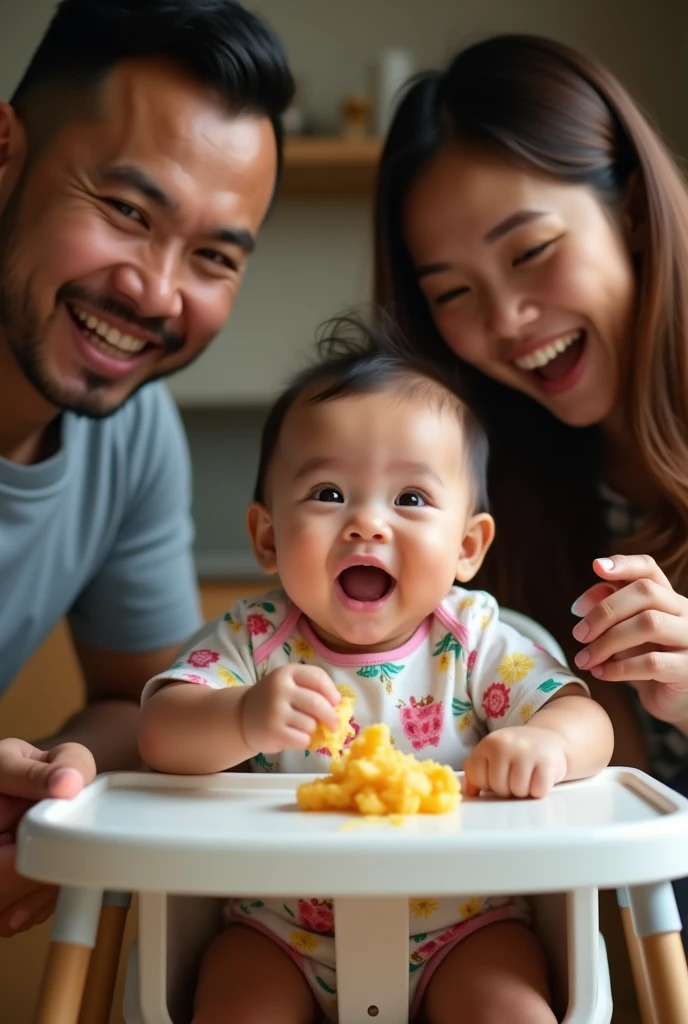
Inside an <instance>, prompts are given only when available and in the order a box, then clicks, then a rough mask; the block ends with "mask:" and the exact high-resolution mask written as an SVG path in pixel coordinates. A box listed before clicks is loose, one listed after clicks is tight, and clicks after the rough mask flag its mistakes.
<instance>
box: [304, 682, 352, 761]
mask: <svg viewBox="0 0 688 1024" xmlns="http://www.w3.org/2000/svg"><path fill="white" fill-rule="evenodd" d="M335 711H336V712H337V717H338V718H339V725H338V726H337V730H336V732H333V731H332V729H328V728H327V726H326V725H323V724H322V722H318V724H317V726H316V727H315V731H314V732H313V735H312V736H311V740H310V743H309V744H308V749H309V750H321V749H323V748H325V749H326V750H329V752H330V754H331V755H332V757H337V756H338V755H339V754H341V752H342V749H343V747H344V744H345V743H346V741H347V740H348V739H349V737H350V736H353V735H355V729H354V728H353V727H352V726H351V716H352V715H353V713H354V698H353V697H352V696H350V695H349V694H348V693H343V694H342V699H341V700H340V702H339V704H337V706H336V708H335Z"/></svg>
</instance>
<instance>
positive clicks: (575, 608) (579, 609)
mask: <svg viewBox="0 0 688 1024" xmlns="http://www.w3.org/2000/svg"><path fill="white" fill-rule="evenodd" d="M571 614H572V615H585V612H584V611H583V598H582V596H581V597H577V598H576V600H575V601H574V602H573V604H572V605H571Z"/></svg>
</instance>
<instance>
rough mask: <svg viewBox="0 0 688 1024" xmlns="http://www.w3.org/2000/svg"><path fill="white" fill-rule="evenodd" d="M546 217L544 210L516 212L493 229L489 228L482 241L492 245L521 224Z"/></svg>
mask: <svg viewBox="0 0 688 1024" xmlns="http://www.w3.org/2000/svg"><path fill="white" fill-rule="evenodd" d="M546 216H547V211H546V210H516V212H515V213H510V214H509V216H508V217H505V218H504V220H501V221H500V222H499V224H495V226H494V227H493V228H490V230H489V231H488V232H487V234H486V235H485V236H484V239H483V240H484V241H485V242H488V244H492V242H496V241H497V240H498V239H500V238H503V237H504V235H506V234H508V233H509V232H510V231H513V230H514V228H520V227H521V225H522V224H530V222H531V221H532V220H538V219H539V218H540V217H546Z"/></svg>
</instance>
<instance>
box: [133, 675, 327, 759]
mask: <svg viewBox="0 0 688 1024" xmlns="http://www.w3.org/2000/svg"><path fill="white" fill-rule="evenodd" d="M339 700H340V694H339V691H338V690H337V688H336V687H335V685H334V683H333V682H332V680H331V679H330V678H329V676H328V675H327V674H326V673H325V672H324V671H323V670H322V669H320V668H317V667H315V666H312V665H285V666H283V667H281V668H278V669H275V670H274V671H273V672H269V673H268V674H267V675H266V676H265V677H264V678H263V679H261V680H259V681H258V682H257V683H254V684H253V685H249V686H234V687H223V688H222V689H214V688H213V687H211V686H203V685H197V684H194V683H187V682H175V681H170V682H168V683H167V684H166V685H163V686H162V687H161V689H159V690H157V691H156V692H155V693H153V694H152V696H151V697H149V698H148V700H147V701H146V702H145V703H144V705H143V709H142V711H141V719H140V726H139V750H140V753H141V757H142V758H143V760H144V761H145V763H146V764H147V765H149V767H151V768H153V769H155V770H156V771H160V772H169V773H173V774H184V775H186V774H188V775H207V774H210V773H213V772H221V771H225V770H226V769H228V768H233V767H234V766H235V765H237V764H240V763H241V762H242V761H246V760H248V759H249V758H251V757H254V756H255V755H256V754H258V753H259V752H263V753H276V752H278V751H282V750H287V749H290V750H304V749H305V748H306V747H307V746H308V743H309V741H310V736H311V734H312V732H313V730H314V729H315V726H316V724H317V723H318V722H324V723H325V724H326V725H328V726H329V727H330V728H333V729H336V728H337V725H338V719H337V713H336V711H335V710H334V708H335V706H336V705H337V704H338V703H339Z"/></svg>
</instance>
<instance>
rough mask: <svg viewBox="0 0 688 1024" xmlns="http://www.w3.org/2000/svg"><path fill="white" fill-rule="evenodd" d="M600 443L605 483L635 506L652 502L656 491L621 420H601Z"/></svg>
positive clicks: (644, 505) (630, 433) (646, 505)
mask: <svg viewBox="0 0 688 1024" xmlns="http://www.w3.org/2000/svg"><path fill="white" fill-rule="evenodd" d="M602 444H603V449H602V479H603V480H604V482H605V483H606V484H607V486H608V487H610V488H611V489H612V490H613V491H616V493H617V494H620V495H621V497H623V498H626V499H627V501H630V502H631V504H633V505H636V506H638V508H641V509H648V508H650V507H651V506H652V505H654V504H655V503H656V502H657V501H658V500H659V497H660V493H659V491H658V489H657V485H656V484H655V482H654V480H653V479H652V477H651V475H650V473H649V472H648V470H647V468H646V467H645V466H644V465H643V463H642V461H641V460H640V458H639V456H638V448H637V445H636V444H635V441H634V439H633V435H632V432H631V430H630V428H629V427H628V426H627V425H626V424H625V422H621V419H620V418H619V419H616V420H614V419H611V418H610V420H608V421H607V422H606V423H605V424H603V426H602Z"/></svg>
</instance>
